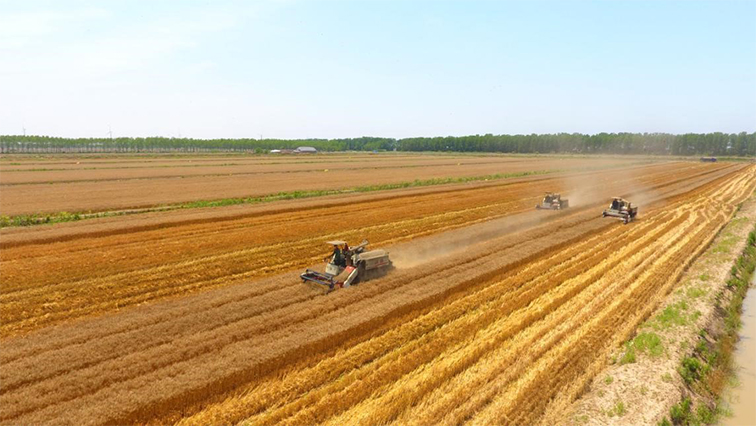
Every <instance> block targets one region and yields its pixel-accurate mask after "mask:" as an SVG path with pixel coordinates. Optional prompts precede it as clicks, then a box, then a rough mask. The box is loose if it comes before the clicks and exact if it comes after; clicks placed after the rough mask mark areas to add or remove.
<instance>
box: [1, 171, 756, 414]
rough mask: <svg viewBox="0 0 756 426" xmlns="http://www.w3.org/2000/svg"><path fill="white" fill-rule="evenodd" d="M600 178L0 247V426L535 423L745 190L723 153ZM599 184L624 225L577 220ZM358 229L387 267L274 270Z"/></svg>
mask: <svg viewBox="0 0 756 426" xmlns="http://www.w3.org/2000/svg"><path fill="white" fill-rule="evenodd" d="M617 176H618V174H617V173H610V172H594V173H589V174H587V175H577V174H576V175H575V176H572V177H571V178H569V179H567V178H561V179H560V180H548V179H542V180H537V181H535V182H523V183H519V184H511V185H491V186H483V187H480V188H476V189H474V190H459V191H452V192H444V193H433V192H431V193H429V194H414V195H412V196H410V197H397V198H395V199H393V201H392V200H381V201H380V202H378V201H373V202H371V201H370V200H369V199H367V200H365V201H363V202H361V203H360V205H359V207H360V208H359V209H357V210H356V211H355V213H353V214H350V215H349V217H348V219H349V220H348V221H347V223H349V224H350V227H349V229H346V230H343V228H344V227H343V225H342V224H341V223H339V220H340V218H341V217H342V216H344V209H343V207H340V206H331V207H324V208H313V209H312V210H306V211H300V212H282V213H270V214H262V215H252V216H249V217H241V218H236V219H233V220H228V221H224V222H222V223H219V224H214V225H209V224H207V223H199V224H197V223H195V224H186V225H181V224H178V225H175V226H171V227H169V228H167V229H161V230H147V231H140V232H123V233H118V234H115V235H106V236H101V237H92V238H81V239H71V240H67V241H63V242H61V243H58V244H50V243H49V242H45V243H44V244H29V245H20V246H17V247H9V248H6V249H4V250H3V275H4V279H3V282H4V283H9V284H10V286H9V287H7V289H6V287H5V284H4V291H3V294H2V298H3V299H2V305H3V315H4V317H3V327H4V328H3V332H4V335H6V336H10V335H13V334H23V335H22V336H18V337H6V338H5V339H3V341H2V345H3V348H4V350H3V351H2V353H0V365H3V368H2V370H0V382H2V383H3V387H2V390H1V391H0V422H2V423H4V424H18V423H25V424H29V423H35V424H36V423H56V424H114V423H118V424H125V423H139V422H156V423H158V422H159V423H164V422H167V421H178V420H180V421H183V422H184V423H187V424H208V423H231V422H239V421H245V420H246V421H248V422H249V423H250V424H303V423H305V424H311V423H321V422H322V423H330V424H355V423H358V422H359V423H363V424H378V423H389V422H397V423H413V424H456V423H472V424H480V423H482V424H491V423H512V424H534V423H537V422H539V421H541V422H548V421H549V420H553V419H554V418H556V416H557V415H558V413H559V412H560V409H561V408H562V407H564V406H565V404H567V403H569V402H570V400H571V399H572V398H574V396H575V395H577V393H578V392H579V391H580V389H581V388H582V386H583V385H584V384H585V383H586V381H587V380H588V379H590V378H591V377H592V374H593V372H594V371H596V369H597V368H598V367H599V366H600V365H601V364H602V363H603V362H604V359H603V356H605V354H606V353H607V351H608V350H609V349H610V348H611V347H612V346H613V344H614V343H615V342H618V341H620V340H622V339H623V338H625V337H626V335H627V334H628V333H630V332H631V331H632V330H633V329H634V327H635V325H636V324H637V323H638V322H639V321H641V320H642V319H643V317H644V316H645V315H647V313H648V312H650V311H651V310H652V309H653V308H654V306H655V304H656V303H657V301H658V300H660V298H661V297H663V296H664V295H665V294H666V293H667V292H668V291H669V290H670V289H671V288H672V286H673V285H674V283H675V280H676V277H677V276H678V275H679V274H680V272H681V271H682V270H683V269H684V268H685V266H686V265H687V264H688V263H689V262H690V261H691V259H692V258H694V257H695V255H696V254H697V253H698V252H699V251H700V250H701V249H703V248H704V247H705V246H706V244H707V241H708V240H709V239H710V238H712V236H713V235H714V234H715V233H716V231H717V230H718V229H719V228H720V227H721V226H723V224H724V223H726V220H727V219H728V218H729V217H730V214H731V213H732V212H733V211H734V208H735V206H736V205H737V203H738V202H739V201H741V200H743V199H744V198H746V197H747V196H748V195H749V194H750V193H751V192H752V191H753V189H754V186H755V185H756V172H755V170H754V166H750V167H748V166H743V165H727V164H718V165H701V164H692V163H678V164H674V165H665V166H663V167H662V166H648V167H646V168H644V170H643V173H633V174H632V175H630V174H627V175H624V174H623V175H620V176H621V177H619V178H618V177H617ZM626 176H630V177H626ZM575 186H579V187H580V188H582V190H583V191H585V193H584V194H583V195H582V200H580V202H579V203H576V205H575V207H574V208H572V209H570V210H566V211H563V212H533V211H531V209H532V205H533V204H534V203H535V199H536V197H537V196H538V194H539V193H540V192H542V191H544V190H546V189H554V188H557V189H560V190H565V192H567V191H568V190H572V191H574V192H575V193H577V188H576V187H575ZM586 188H587V189H586ZM615 194H619V195H627V196H628V197H631V196H635V197H636V198H634V199H641V200H643V201H642V203H641V204H642V206H643V207H642V210H641V217H640V220H638V221H637V222H635V223H632V224H630V225H628V226H622V225H621V224H619V223H618V222H617V221H614V220H610V219H601V218H599V217H597V214H596V211H597V210H598V211H600V209H601V207H603V201H604V199H605V197H606V196H607V195H615ZM599 203H600V204H599ZM357 212H359V214H358V213H357ZM337 218H339V219H337ZM475 223H478V225H475V226H470V225H471V224H475ZM463 226H465V227H467V228H462V227H463ZM252 230H254V231H253V232H252ZM340 230H341V231H340ZM365 234H368V235H367V237H368V238H369V239H370V240H371V241H372V242H373V244H374V246H381V247H384V246H390V245H392V244H393V246H392V247H389V248H390V249H391V251H392V256H394V257H395V258H396V259H397V265H398V266H399V267H398V268H397V270H395V271H394V272H393V273H392V274H391V275H389V276H387V277H385V278H382V279H379V280H374V281H371V282H369V283H366V284H365V285H361V286H358V287H355V288H352V289H348V290H342V291H338V292H335V293H333V294H331V295H328V296H321V295H320V294H319V293H318V292H314V291H312V290H310V289H309V287H307V286H304V285H302V284H300V283H299V282H298V280H297V279H296V278H297V277H296V272H283V271H286V270H292V269H299V268H300V267H301V266H306V264H309V263H312V262H313V261H314V260H315V259H317V258H318V257H320V256H321V255H322V250H321V247H320V246H319V241H321V240H322V239H325V238H333V237H339V238H345V239H348V240H350V241H351V240H356V239H359V238H361V237H362V236H365ZM431 234H433V235H431ZM423 236H426V237H425V239H423V238H422V237H423ZM250 247H254V248H253V249H251V248H250ZM433 249H436V250H440V251H444V252H445V253H446V254H447V255H448V256H446V257H441V258H434V257H433V256H434V252H433ZM145 252H148V253H153V255H152V256H144V253H145ZM435 254H438V253H435ZM98 255H101V256H105V257H104V258H101V259H100V260H98V261H96V262H92V261H91V259H92V257H96V256H98ZM300 256H301V257H304V259H305V260H297V259H298V258H299V257H300ZM187 257H188V258H190V259H192V260H190V261H186V258H187ZM77 259H78V261H77ZM85 260H87V261H85ZM39 262H41V263H39ZM33 264H36V265H40V266H39V267H36V268H35V267H33V266H32V265H33ZM268 265H276V266H275V267H274V268H269V267H268ZM6 266H8V268H6ZM282 272H283V273H282ZM6 274H8V275H6ZM265 274H271V275H274V274H275V276H271V277H269V278H260V277H261V276H262V275H265ZM229 275H230V277H229ZM255 277H257V279H256V280H255V281H250V280H251V279H252V278H255ZM234 281H242V284H238V285H230V284H229V283H230V282H234ZM82 289H83V290H82ZM199 289H204V290H206V291H203V292H197V293H196V294H194V295H186V294H187V292H189V291H194V290H199ZM207 289H211V290H207ZM51 295H52V296H51ZM176 295H185V297H179V298H177V297H175V296H176ZM50 297H54V299H52V300H54V302H52V303H51V302H50ZM159 298H168V299H166V300H164V301H162V302H157V303H151V304H147V305H144V306H138V307H133V308H131V309H125V310H123V311H122V312H118V311H117V309H118V308H119V307H122V306H128V305H134V304H138V303H140V302H142V301H144V300H155V299H159ZM22 300H24V301H29V308H27V309H26V310H24V309H22V308H21V306H22V302H21V301H22ZM35 306H36V308H35ZM95 314H96V315H98V316H94V317H92V318H88V319H83V320H79V321H74V322H63V321H68V320H70V319H75V318H83V317H86V316H91V315H95ZM5 315H13V316H9V317H6V316H5ZM8 319H11V321H8ZM54 323H61V325H60V326H58V327H48V328H43V329H41V330H37V331H33V330H35V329H39V328H41V327H44V326H47V325H49V324H54ZM471 389H474V392H471V391H470V390H471ZM187 416H188V417H187Z"/></svg>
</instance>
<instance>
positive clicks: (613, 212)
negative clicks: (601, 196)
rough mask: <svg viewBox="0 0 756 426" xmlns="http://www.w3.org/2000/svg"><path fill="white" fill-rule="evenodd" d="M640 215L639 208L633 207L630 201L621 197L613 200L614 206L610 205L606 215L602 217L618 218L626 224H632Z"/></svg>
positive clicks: (605, 211) (603, 214)
mask: <svg viewBox="0 0 756 426" xmlns="http://www.w3.org/2000/svg"><path fill="white" fill-rule="evenodd" d="M637 215H638V206H633V204H632V203H631V202H630V201H627V200H625V199H622V198H620V197H614V198H612V204H610V205H609V208H608V209H606V210H604V213H602V215H601V216H602V217H607V216H610V217H616V218H618V219H620V220H622V222H623V223H624V224H628V223H629V222H632V221H633V220H635V216H637Z"/></svg>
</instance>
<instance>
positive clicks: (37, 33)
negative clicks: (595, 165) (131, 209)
mask: <svg viewBox="0 0 756 426" xmlns="http://www.w3.org/2000/svg"><path fill="white" fill-rule="evenodd" d="M109 126H110V127H111V128H112V131H113V135H114V136H179V135H181V136H185V137H196V138H217V137H255V138H256V137H259V136H260V135H263V137H266V138H268V137H269V138H306V137H313V138H334V137H358V136H363V135H371V136H387V137H409V136H438V135H466V134H484V133H494V134H501V133H510V134H514V133H555V132H584V133H596V132H601V131H608V132H618V131H632V132H672V133H683V132H708V131H724V132H739V131H751V132H752V131H756V1H710V2H709V1H674V2H651V1H648V2H647V1H532V2H526V1H478V2H476V1H430V0H425V1H349V2H347V1H335V0H329V1H304V0H300V1H297V0H290V1H287V0H278V1H273V0H270V1H257V2H255V1H244V2H242V1H201V2H200V1H196V2H190V1H146V0H145V1H137V0H122V1H97V2H87V1H74V0H58V1H36V0H23V1H22V0H18V1H6V0H0V134H20V133H21V132H22V128H23V127H25V128H26V131H27V133H28V134H44V135H53V136H68V137H75V136H81V137H88V136H96V137H97V136H105V135H106V134H107V132H108V127H109Z"/></svg>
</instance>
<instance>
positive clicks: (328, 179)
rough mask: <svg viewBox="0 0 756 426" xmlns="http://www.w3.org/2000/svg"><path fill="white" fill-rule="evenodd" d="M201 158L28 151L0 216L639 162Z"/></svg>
mask: <svg viewBox="0 0 756 426" xmlns="http://www.w3.org/2000/svg"><path fill="white" fill-rule="evenodd" d="M203 160H210V159H207V158H198V159H196V160H186V159H184V160H175V161H172V162H165V161H153V162H148V161H145V162H143V163H142V162H139V163H136V164H135V163H134V162H133V161H132V160H126V161H124V162H122V163H113V162H108V163H105V164H102V162H101V160H97V159H95V160H91V159H90V160H87V159H82V160H80V161H78V163H79V164H73V165H72V164H46V163H45V162H44V161H40V160H38V159H29V158H26V159H24V158H17V159H15V161H13V162H0V191H1V192H2V204H0V215H6V216H15V215H20V214H39V213H57V212H61V211H67V212H89V211H96V212H100V211H110V210H123V209H135V208H149V207H154V206H158V205H163V204H172V203H182V202H192V201H197V200H217V199H224V198H232V197H253V196H261V195H267V194H274V193H278V192H290V191H307V190H309V191H313V190H338V189H348V188H354V187H358V186H375V185H383V184H390V183H398V182H407V181H413V180H415V179H420V180H426V179H434V178H446V177H449V176H454V177H473V176H485V175H491V174H496V173H501V172H506V173H522V172H533V171H536V172H548V171H557V170H581V169H583V168H586V167H606V166H611V165H616V164H627V163H630V162H632V161H636V162H637V161H638V160H637V159H635V160H628V159H604V160H590V159H579V158H574V159H573V158H547V159H544V160H533V159H527V158H513V157H504V156H494V157H471V156H453V155H449V156H430V155H426V156H417V155H415V156H394V155H374V156H371V155H359V156H349V155H324V156H313V157H304V158H303V157H291V156H289V157H285V156H284V157H279V158H276V157H273V158H270V159H260V158H259V157H252V159H250V157H239V158H225V159H224V158H219V159H214V160H212V161H203ZM195 161H196V163H195ZM25 162H29V163H30V164H25ZM22 165H23V166H22ZM62 166H65V167H62ZM74 166H75V167H74Z"/></svg>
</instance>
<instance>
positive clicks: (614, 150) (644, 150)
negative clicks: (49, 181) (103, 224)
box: [0, 132, 756, 156]
mask: <svg viewBox="0 0 756 426" xmlns="http://www.w3.org/2000/svg"><path fill="white" fill-rule="evenodd" d="M299 146H312V147H314V148H317V149H318V150H319V151H393V150H397V151H453V152H501V153H602V154H657V155H707V156H724V155H726V156H756V133H746V132H741V133H737V134H735V133H719V132H716V133H686V134H682V135H673V134H669V133H598V134H595V135H584V134H580V133H558V134H545V135H536V134H532V135H492V134H486V135H471V136H449V137H433V138H429V137H422V138H405V139H392V138H377V137H361V138H350V139H189V138H161V137H150V138H113V139H110V138H77V139H71V138H56V137H49V136H0V152H3V153H11V152H22V153H35V152H38V153H55V152H59V153H66V152H69V153H70V152H76V153H82V152H93V153H94V152H212V151H225V152H234V151H238V152H258V153H262V152H268V151H270V150H272V149H295V148H297V147H299Z"/></svg>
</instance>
